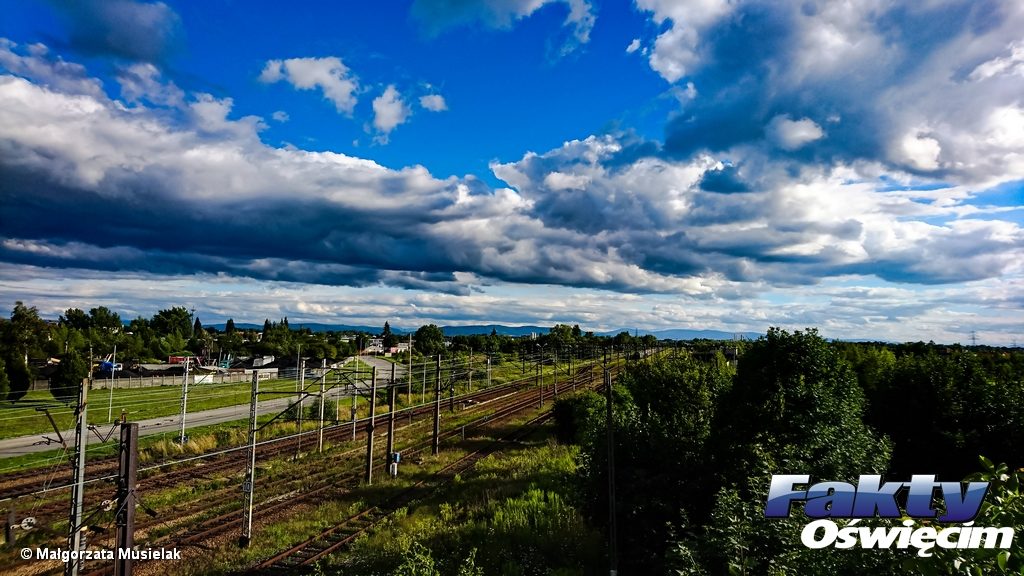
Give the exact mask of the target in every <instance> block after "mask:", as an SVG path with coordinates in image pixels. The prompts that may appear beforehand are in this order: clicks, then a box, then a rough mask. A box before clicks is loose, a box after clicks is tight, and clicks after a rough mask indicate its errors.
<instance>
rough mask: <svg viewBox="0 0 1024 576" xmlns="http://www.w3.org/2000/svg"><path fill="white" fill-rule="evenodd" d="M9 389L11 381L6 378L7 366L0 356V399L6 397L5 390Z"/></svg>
mask: <svg viewBox="0 0 1024 576" xmlns="http://www.w3.org/2000/svg"><path fill="white" fill-rule="evenodd" d="M10 389H11V381H10V380H9V379H8V378H7V366H6V365H5V364H4V359H3V358H0V400H6V399H7V392H8V391H9V390H10Z"/></svg>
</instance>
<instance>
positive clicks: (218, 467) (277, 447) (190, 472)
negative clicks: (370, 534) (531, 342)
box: [0, 380, 524, 525]
mask: <svg viewBox="0 0 1024 576" xmlns="http://www.w3.org/2000/svg"><path fill="white" fill-rule="evenodd" d="M523 384H524V380H519V381H513V382H510V383H507V384H503V385H499V386H495V387H492V388H487V389H484V390H478V391H476V392H473V393H471V394H467V395H463V396H461V397H458V398H457V399H456V400H457V401H458V402H462V403H467V402H482V401H486V400H488V399H489V398H492V397H495V396H498V395H501V394H504V393H507V392H508V391H510V390H514V389H516V388H518V387H521V386H522V385H523ZM432 410H433V407H432V403H431V404H427V405H419V406H415V407H411V408H406V409H404V410H402V411H401V412H396V414H399V417H400V418H403V419H406V418H408V419H410V421H411V420H415V419H416V418H418V417H422V416H423V415H425V414H430V413H431V411H432ZM378 417H380V416H378ZM366 427H367V419H365V418H364V419H361V420H358V421H357V422H356V437H362V436H364V435H365V432H366ZM316 433H317V431H315V430H308V431H303V432H302V434H301V436H300V435H292V436H288V437H284V438H278V439H271V440H265V441H263V442H261V443H260V457H261V458H275V457H278V456H281V455H285V454H291V453H295V452H296V451H297V450H298V448H299V447H300V446H301V445H302V443H303V442H305V443H306V445H311V444H309V442H310V438H311V437H315V435H316ZM351 438H352V423H351V422H342V423H337V424H333V425H330V426H328V427H325V428H324V440H325V441H327V442H329V443H336V442H341V441H348V440H351ZM244 459H245V447H244V446H240V447H235V448H229V449H226V450H221V451H217V452H213V453H211V454H207V455H201V456H197V457H194V458H191V459H189V460H190V461H191V462H195V463H200V464H201V465H192V466H188V465H187V464H188V462H184V464H185V467H182V468H179V469H175V470H169V471H165V472H163V473H160V474H156V475H147V474H146V473H147V472H148V471H154V470H160V469H162V468H166V467H170V466H175V465H183V461H182V460H171V459H168V460H164V461H162V462H157V463H154V464H151V465H147V466H143V467H142V468H141V469H140V480H139V490H140V491H143V492H146V491H153V490H159V489H161V488H166V487H169V486H179V485H181V484H183V483H187V482H190V481H193V480H195V479H196V473H197V472H199V473H200V474H201V475H202V476H205V477H209V476H211V475H215V474H218V473H221V472H223V471H227V470H231V469H233V468H240V467H242V466H244ZM108 460H109V459H104V460H103V461H100V462H96V463H95V464H93V465H92V466H93V467H92V468H88V469H87V470H92V471H93V474H89V473H88V472H87V477H88V476H92V477H91V478H89V482H91V483H96V482H102V481H105V480H113V479H114V478H115V476H114V474H113V472H116V468H117V464H116V462H109V461H108ZM96 472H101V473H102V472H107V473H106V474H103V475H101V476H97V475H96ZM50 483H52V478H48V477H47V476H46V475H42V474H40V473H35V474H34V475H26V476H24V479H23V480H21V482H20V483H19V485H18V486H19V487H18V488H15V489H8V490H6V491H5V492H0V501H3V500H5V499H6V500H8V502H7V506H8V507H10V506H14V507H15V508H16V509H19V510H23V511H30V512H31V514H32V515H33V517H35V518H36V521H37V523H39V524H40V525H43V524H45V523H46V522H47V521H49V520H52V519H60V518H62V516H63V515H64V514H65V512H66V506H67V504H66V502H64V501H62V500H54V499H52V498H53V497H55V496H59V495H60V494H62V493H64V492H67V491H69V490H70V486H60V487H46V484H50ZM40 484H43V485H44V490H45V492H44V494H46V498H47V500H48V501H47V502H44V503H42V504H40V503H38V500H37V501H36V502H32V501H31V499H32V498H39V497H40V496H41V494H40V491H39V490H38V487H39V485H40ZM29 486H32V487H34V488H35V489H34V490H33V489H31V488H29ZM111 491H112V490H111ZM87 494H88V496H89V499H88V500H87V502H86V508H89V507H91V506H95V505H99V504H100V502H101V501H102V500H103V498H102V497H99V498H97V496H96V491H95V490H93V491H89V492H87Z"/></svg>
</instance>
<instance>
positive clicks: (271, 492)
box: [87, 365, 594, 576]
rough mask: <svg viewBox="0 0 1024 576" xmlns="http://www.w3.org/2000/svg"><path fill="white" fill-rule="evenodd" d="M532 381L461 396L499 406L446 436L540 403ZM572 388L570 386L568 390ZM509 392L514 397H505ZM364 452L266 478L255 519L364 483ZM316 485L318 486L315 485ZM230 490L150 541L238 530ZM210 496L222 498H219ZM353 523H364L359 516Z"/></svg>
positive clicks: (175, 541)
mask: <svg viewBox="0 0 1024 576" xmlns="http://www.w3.org/2000/svg"><path fill="white" fill-rule="evenodd" d="M581 368H583V369H581V370H580V371H579V372H577V373H576V374H574V375H572V378H571V381H576V382H579V381H581V380H588V381H593V377H592V374H591V376H589V377H588V376H587V375H586V374H585V372H587V371H591V370H593V369H594V366H593V365H590V366H589V367H581ZM532 381H533V380H532V378H526V379H524V380H523V381H519V382H515V383H512V384H508V385H503V386H499V387H494V388H491V389H487V390H485V391H481V392H479V393H474V395H471V396H465V397H463V398H461V399H460V401H462V402H466V403H467V407H466V410H474V409H476V406H474V405H473V404H472V403H471V401H476V402H478V403H479V405H484V403H486V402H490V403H491V404H490V406H489V407H493V409H494V410H495V412H494V413H492V414H487V415H484V416H482V417H480V418H477V419H474V420H472V421H470V422H467V423H464V424H462V425H459V426H456V427H454V428H450V429H448V430H446V431H445V432H444V433H443V434H442V438H449V437H452V436H456V435H459V434H463V433H464V432H465V430H472V429H473V428H475V427H479V426H484V425H486V424H488V423H490V422H493V421H495V420H496V419H502V418H507V417H508V416H509V415H511V414H514V413H517V412H519V411H521V410H523V409H525V408H527V407H529V406H533V405H536V403H537V396H536V391H535V390H536V389H535V388H533V387H532V386H531V384H532ZM524 383H525V386H524ZM568 383H569V382H568V381H565V380H563V381H562V382H561V384H563V385H567V384H568ZM581 384H582V383H581ZM524 388H525V389H524ZM563 389H565V388H563ZM566 391H568V390H567V389H566ZM503 394H504V395H506V396H508V397H505V396H503ZM513 394H515V396H514V397H513V396H512V395H513ZM549 395H550V392H549ZM488 397H491V399H490V400H488ZM445 400H447V399H445ZM421 408H422V409H421V410H420V411H418V412H413V414H414V415H413V416H412V419H413V420H415V414H418V415H422V414H425V413H432V411H433V406H432V405H430V406H424V407H421ZM378 425H379V424H378ZM343 426H344V430H342V433H345V434H351V428H349V427H348V425H347V424H345V425H343ZM430 444H431V443H430V441H429V440H428V441H423V442H420V443H418V444H413V445H406V446H403V447H402V451H403V454H404V455H407V456H412V455H414V453H416V452H419V451H422V450H425V449H429V447H430ZM360 451H362V448H355V449H352V450H349V451H347V452H344V453H340V454H336V455H334V456H333V457H332V458H331V460H330V461H329V462H321V463H320V464H321V466H320V470H319V471H316V472H302V471H299V472H298V473H297V474H296V475H295V476H298V477H295V476H292V477H284V478H280V479H274V480H271V481H269V482H266V483H263V485H262V486H260V485H259V483H258V490H259V491H260V493H261V494H265V495H266V496H263V498H262V500H261V501H260V502H259V504H258V507H257V509H256V512H255V518H254V520H255V521H261V520H264V519H267V518H272V517H276V516H277V515H279V514H280V513H282V512H286V511H288V510H290V509H292V508H294V507H295V506H296V505H297V504H299V503H304V502H318V501H319V500H320V499H321V498H323V497H327V496H330V495H332V494H331V493H332V492H333V493H341V492H344V491H347V489H348V488H347V487H348V486H355V485H358V483H359V482H360V481H361V479H362V472H361V469H362V465H363V460H362V458H361V457H355V458H350V456H351V455H352V454H354V453H357V452H360ZM260 457H261V459H262V458H263V457H264V455H263V454H262V453H261V454H260ZM481 457H482V456H481ZM382 468H383V465H382V464H378V465H376V466H375V470H382ZM313 486H316V487H315V488H313ZM225 491H226V492H231V494H232V497H231V498H230V503H229V504H227V505H225V504H224V499H223V498H221V499H219V500H220V501H219V503H217V504H213V505H209V504H208V505H206V506H203V507H201V508H200V509H199V510H195V509H194V508H196V507H195V506H189V507H188V508H186V509H183V510H182V511H181V513H180V514H176V515H175V518H176V519H178V520H181V519H185V518H196V520H195V523H194V525H193V527H192V528H191V529H189V530H188V531H186V532H184V533H180V534H179V535H177V536H174V537H171V536H165V537H161V538H156V539H152V540H148V541H146V545H147V546H175V547H184V546H195V545H202V544H204V543H207V542H210V541H212V540H214V539H216V538H222V537H223V536H224V535H226V534H228V533H230V532H232V531H234V530H237V526H238V522H239V521H240V520H241V516H242V512H241V509H240V508H234V507H232V505H233V504H237V502H235V500H237V499H236V498H234V496H235V495H236V494H235V493H237V486H231V487H229V488H226V489H225ZM208 499H210V500H218V499H217V498H215V497H211V498H208ZM204 513H207V514H210V513H212V516H209V515H208V516H207V518H206V519H205V520H202V519H200V518H199V517H201V516H202V515H203V514H204ZM368 515H369V514H368ZM368 515H367V516H368ZM364 517H365V516H364ZM160 522H161V523H166V522H168V520H167V518H162V519H160ZM353 522H358V520H353ZM155 523H156V521H155V520H154V521H152V522H148V523H146V524H155ZM371 524H372V523H371ZM144 527H145V526H143V528H144ZM137 529H138V526H137ZM328 553H329V552H328ZM89 569H90V570H91V571H89V572H87V573H88V574H90V575H93V576H98V575H100V574H110V573H112V569H113V568H112V566H96V567H89Z"/></svg>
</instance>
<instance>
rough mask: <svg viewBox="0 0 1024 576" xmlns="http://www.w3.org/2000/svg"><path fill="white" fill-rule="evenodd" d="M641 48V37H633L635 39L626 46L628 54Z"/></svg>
mask: <svg viewBox="0 0 1024 576" xmlns="http://www.w3.org/2000/svg"><path fill="white" fill-rule="evenodd" d="M639 49H640V39H639V38H633V41H632V42H630V43H629V46H626V53H627V54H632V53H633V52H636V51H637V50H639Z"/></svg>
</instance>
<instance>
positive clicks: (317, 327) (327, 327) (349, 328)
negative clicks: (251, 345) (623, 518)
mask: <svg viewBox="0 0 1024 576" xmlns="http://www.w3.org/2000/svg"><path fill="white" fill-rule="evenodd" d="M224 325H225V323H224V322H221V323H220V324H210V325H209V326H207V327H208V328H216V329H217V330H220V331H221V332H223V331H224ZM288 325H289V326H290V327H292V328H293V329H296V330H298V329H299V328H309V329H310V330H312V331H313V332H369V333H370V334H378V333H380V331H381V329H382V328H384V325H383V324H381V325H380V326H353V325H349V324H317V323H309V324H303V323H299V322H291V321H289V322H288ZM235 328H238V329H239V330H263V324H250V323H247V322H235ZM391 331H392V332H394V333H395V334H408V333H409V332H415V330H404V329H402V328H396V327H394V326H392V327H391Z"/></svg>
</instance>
